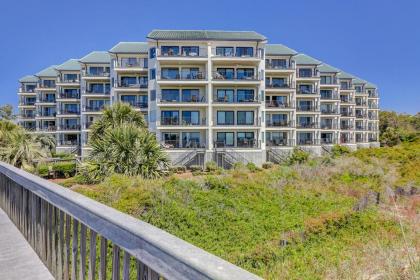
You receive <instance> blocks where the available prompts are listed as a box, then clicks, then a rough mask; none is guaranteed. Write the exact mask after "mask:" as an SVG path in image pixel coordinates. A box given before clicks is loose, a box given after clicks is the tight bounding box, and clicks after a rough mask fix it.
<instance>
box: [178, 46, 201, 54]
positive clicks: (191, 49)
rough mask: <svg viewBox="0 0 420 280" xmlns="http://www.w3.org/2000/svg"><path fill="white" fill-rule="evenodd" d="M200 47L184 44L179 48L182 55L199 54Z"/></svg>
mask: <svg viewBox="0 0 420 280" xmlns="http://www.w3.org/2000/svg"><path fill="white" fill-rule="evenodd" d="M199 51H200V48H199V47H197V46H185V47H182V48H181V53H182V55H184V56H199V55H200V54H199Z"/></svg>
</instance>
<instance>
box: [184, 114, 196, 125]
mask: <svg viewBox="0 0 420 280" xmlns="http://www.w3.org/2000/svg"><path fill="white" fill-rule="evenodd" d="M182 124H183V125H199V124H200V112H199V111H183V112H182Z"/></svg>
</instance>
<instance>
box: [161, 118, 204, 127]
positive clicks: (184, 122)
mask: <svg viewBox="0 0 420 280" xmlns="http://www.w3.org/2000/svg"><path fill="white" fill-rule="evenodd" d="M160 125H161V126H202V125H206V119H205V118H203V119H201V121H200V120H196V119H192V118H182V119H179V118H161V119H160Z"/></svg>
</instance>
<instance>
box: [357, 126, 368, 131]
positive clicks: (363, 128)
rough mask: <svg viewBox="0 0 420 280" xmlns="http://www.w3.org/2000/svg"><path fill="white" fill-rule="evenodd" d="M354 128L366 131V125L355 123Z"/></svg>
mask: <svg viewBox="0 0 420 280" xmlns="http://www.w3.org/2000/svg"><path fill="white" fill-rule="evenodd" d="M355 130H358V131H366V130H367V127H366V126H359V125H356V128H355Z"/></svg>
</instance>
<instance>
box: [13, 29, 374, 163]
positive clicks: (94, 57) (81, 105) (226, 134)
mask: <svg viewBox="0 0 420 280" xmlns="http://www.w3.org/2000/svg"><path fill="white" fill-rule="evenodd" d="M19 82H20V84H21V86H20V89H19V98H20V103H19V110H20V118H19V123H20V124H21V125H22V126H24V127H25V128H27V129H29V130H35V131H36V133H38V132H45V131H47V132H49V133H55V135H56V138H57V143H58V146H57V149H58V150H60V151H68V152H77V153H80V154H81V155H82V156H86V155H88V153H89V145H88V139H89V126H90V125H91V124H92V123H93V122H94V121H95V120H96V119H97V118H98V117H100V115H101V111H102V109H103V108H104V107H105V106H107V105H108V104H113V103H116V102H125V103H129V104H130V105H131V106H133V107H134V108H135V109H136V110H138V111H140V112H142V113H143V114H144V117H145V120H146V121H147V123H148V127H149V130H150V131H151V132H153V133H154V134H155V135H156V138H157V140H158V141H159V142H160V143H161V145H162V147H163V148H164V149H166V151H167V153H168V155H169V156H170V158H171V160H172V162H173V164H175V165H190V164H203V163H204V162H206V161H211V160H213V161H216V162H217V163H218V164H219V165H221V166H226V165H231V164H233V163H234V162H237V161H242V162H250V161H251V162H254V163H256V164H258V165H260V164H262V163H263V162H265V161H279V160H281V158H283V155H284V154H287V153H290V151H292V150H293V148H294V147H296V146H298V147H300V148H301V149H305V150H308V151H311V152H313V153H315V154H318V155H319V154H321V153H322V152H324V151H328V150H329V149H330V148H331V147H332V145H334V144H341V145H346V146H348V147H349V148H351V149H357V148H358V147H370V146H378V145H379V143H378V110H379V103H378V101H379V98H378V91H377V87H376V86H375V85H373V84H371V83H369V82H367V81H365V80H362V79H360V78H358V77H356V76H354V75H351V74H348V73H346V72H344V71H342V70H340V69H338V68H335V67H333V66H330V65H328V64H326V63H324V62H322V61H319V60H317V59H315V58H312V57H310V56H308V55H306V54H302V53H298V52H297V51H295V50H293V49H290V48H288V47H286V46H284V45H281V44H267V39H266V38H265V37H264V36H263V35H261V34H259V33H256V32H252V31H251V32H248V31H246V32H245V31H239V32H236V31H235V32H232V31H202V30H197V31H180V30H154V31H152V32H151V33H149V34H148V35H147V42H121V43H118V44H117V45H116V46H114V47H113V48H111V49H110V50H109V51H108V52H103V51H101V52H99V51H95V52H92V53H90V54H88V55H86V56H85V57H83V58H81V59H78V60H77V59H71V60H69V61H66V62H64V63H63V64H61V65H58V66H52V67H49V68H47V69H45V70H43V71H41V72H40V73H37V74H36V75H35V76H26V77H24V78H22V79H21V80H20V81H19ZM35 97H36V98H35ZM45 101H48V102H45ZM54 107H55V111H54V109H53V108H54ZM35 111H36V112H37V113H36V117H32V115H31V114H33V115H34V114H35ZM55 112H57V114H55ZM43 113H45V114H43ZM45 117H48V118H47V119H45ZM35 121H36V122H35Z"/></svg>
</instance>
